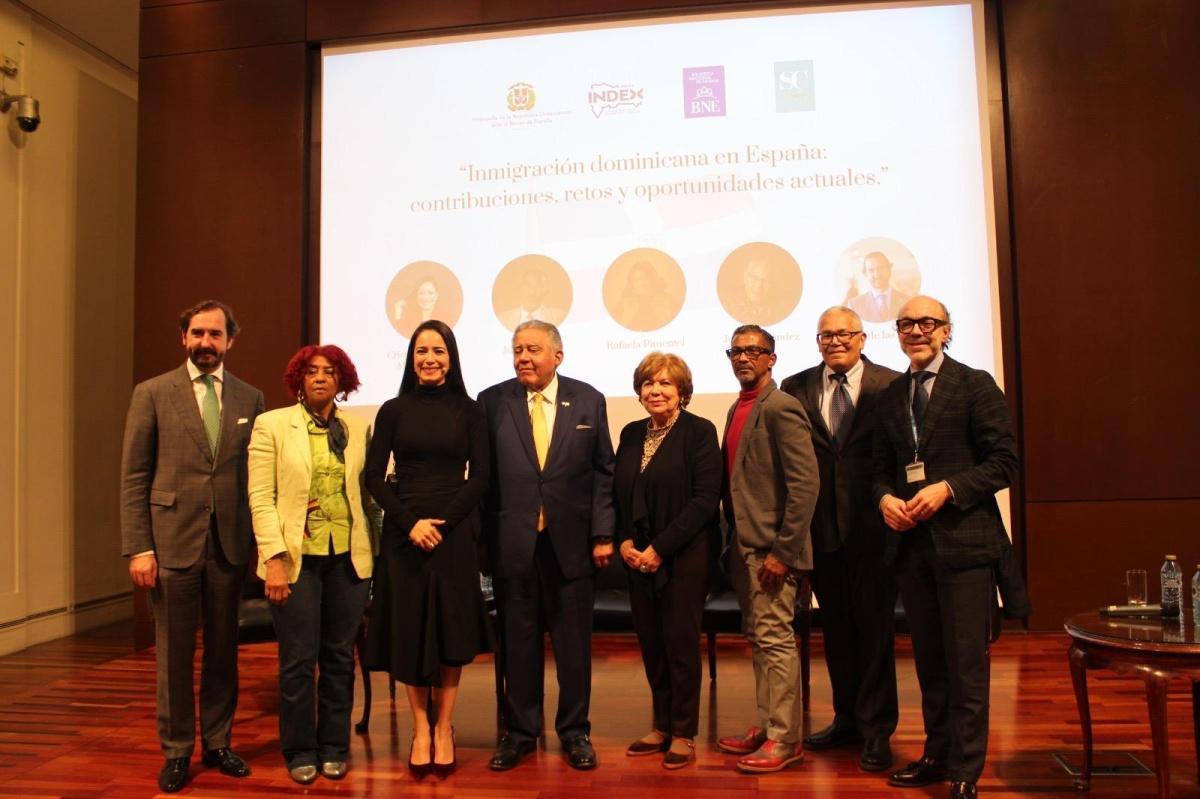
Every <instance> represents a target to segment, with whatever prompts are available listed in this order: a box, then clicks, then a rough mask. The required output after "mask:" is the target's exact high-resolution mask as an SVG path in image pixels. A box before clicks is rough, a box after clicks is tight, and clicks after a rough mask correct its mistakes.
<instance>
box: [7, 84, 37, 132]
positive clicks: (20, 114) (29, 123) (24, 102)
mask: <svg viewBox="0 0 1200 799" xmlns="http://www.w3.org/2000/svg"><path fill="white" fill-rule="evenodd" d="M13 106H16V114H17V126H18V127H19V128H20V129H21V130H23V131H25V132H26V133H33V132H34V131H35V130H37V129H38V126H39V125H41V124H42V113H41V109H40V108H39V107H38V101H37V99H35V98H34V97H33V96H32V95H28V94H9V93H8V92H6V91H4V90H3V89H0V113H4V114H7V113H8V109H10V108H12V107H13Z"/></svg>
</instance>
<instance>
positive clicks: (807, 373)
mask: <svg viewBox="0 0 1200 799" xmlns="http://www.w3.org/2000/svg"><path fill="white" fill-rule="evenodd" d="M862 361H863V375H862V385H861V387H860V389H859V393H858V402H856V403H855V405H854V418H853V421H852V422H851V423H850V433H849V435H848V436H847V437H846V440H845V441H843V442H841V445H840V446H837V445H835V444H834V441H833V434H832V433H831V432H830V431H829V428H828V427H826V426H825V420H824V417H822V416H821V392H822V391H823V390H824V386H822V385H821V381H822V377H823V373H824V371H825V365H824V364H818V365H817V366H814V367H812V368H811V369H805V370H804V371H803V372H800V373H798V374H794V375H792V376H791V377H789V378H787V379H786V380H784V381H783V385H782V386H781V387H780V388H782V389H783V390H784V391H786V392H788V393H789V394H791V395H792V396H793V397H795V398H796V399H798V400H800V403H801V404H802V405H803V406H804V411H805V412H806V413H807V414H808V418H809V421H811V422H812V442H813V450H814V451H815V452H816V455H817V465H818V467H819V469H820V474H821V493H820V494H819V495H818V496H817V508H816V510H815V511H814V512H813V520H812V540H813V547H814V548H815V549H818V550H820V551H822V552H832V551H834V550H837V549H842V548H845V549H846V550H847V551H850V552H859V553H864V554H865V553H868V552H871V553H875V554H877V555H882V554H883V550H884V543H885V542H886V541H887V530H888V528H887V525H885V524H884V523H883V516H882V515H881V514H880V513H879V511H878V510H877V508H876V505H875V504H873V503H872V502H871V484H872V475H873V473H874V462H873V460H872V455H871V448H872V444H873V440H874V435H875V419H876V415H877V414H876V405H877V404H878V402H879V398H880V397H881V396H882V395H883V392H884V390H885V389H886V388H887V387H888V384H889V383H891V382H892V381H893V380H895V379H896V378H897V377H899V376H900V373H899V372H896V371H893V370H892V369H888V368H887V367H886V366H879V365H877V364H874V363H871V362H870V361H869V360H867V359H866V357H863V359H862Z"/></svg>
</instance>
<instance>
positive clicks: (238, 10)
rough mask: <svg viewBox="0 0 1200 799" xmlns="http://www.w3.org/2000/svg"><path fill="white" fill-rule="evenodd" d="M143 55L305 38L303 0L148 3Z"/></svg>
mask: <svg viewBox="0 0 1200 799" xmlns="http://www.w3.org/2000/svg"><path fill="white" fill-rule="evenodd" d="M141 22H142V25H141V56H142V58H149V57H153V56H163V55H172V54H177V53H194V52H200V51H204V50H227V49H232V48H236V47H252V46H257V45H265V44H284V43H287V42H302V41H304V0H209V1H208V2H203V3H186V4H182V3H181V4H175V5H164V6H159V7H145V6H144V5H143V8H142V15H141Z"/></svg>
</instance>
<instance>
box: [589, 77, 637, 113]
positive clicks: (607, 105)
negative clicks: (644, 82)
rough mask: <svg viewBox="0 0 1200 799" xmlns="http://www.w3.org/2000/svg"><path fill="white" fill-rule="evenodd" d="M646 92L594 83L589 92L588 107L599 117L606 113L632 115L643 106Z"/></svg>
mask: <svg viewBox="0 0 1200 799" xmlns="http://www.w3.org/2000/svg"><path fill="white" fill-rule="evenodd" d="M644 93H645V90H644V89H639V88H635V87H633V86H631V85H628V84H625V85H614V84H611V83H593V84H592V85H591V88H590V90H589V91H588V105H590V106H591V107H592V113H593V114H595V115H596V116H597V117H600V116H602V115H604V114H605V113H630V112H632V111H633V110H634V109H636V108H638V107H639V106H641V104H642V102H643V101H644V99H645V97H644Z"/></svg>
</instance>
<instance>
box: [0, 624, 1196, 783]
mask: <svg viewBox="0 0 1200 799" xmlns="http://www.w3.org/2000/svg"><path fill="white" fill-rule="evenodd" d="M131 641H132V632H131V629H130V628H129V626H127V625H114V626H110V627H106V628H102V629H99V630H95V631H91V632H87V633H83V634H80V635H76V636H72V637H70V638H66V639H62V640H60V641H55V642H52V643H48V644H42V645H39V646H36V647H32V648H30V649H28V650H26V651H24V652H21V653H18V654H14V655H8V656H5V657H0V796H6V797H7V796H46V797H49V796H58V797H142V796H152V795H154V794H155V793H156V792H157V786H156V777H157V774H158V770H159V768H160V766H161V764H162V756H161V754H160V751H159V747H158V741H157V739H156V736H155V732H154V651H153V650H146V651H142V652H134V651H133V648H132V645H131ZM718 641H719V643H718V669H717V677H718V679H717V682H716V683H712V682H709V681H708V679H707V672H706V676H705V682H704V685H703V688H702V695H701V697H702V699H701V703H702V710H701V717H700V735H699V739H698V741H697V743H698V747H697V752H698V758H697V763H696V764H695V765H694V766H692V767H689V768H685V769H683V770H681V771H675V772H666V771H664V770H663V769H662V767H661V766H660V765H659V762H658V759H657V758H627V757H625V756H624V749H625V746H626V745H627V744H628V743H629V742H630V741H631V740H633V739H634V738H637V737H638V736H640V735H642V734H643V733H645V732H646V731H647V730H648V728H649V723H650V722H649V692H648V690H647V688H646V684H645V679H644V676H643V674H642V669H641V661H640V658H639V654H638V650H637V644H636V642H635V640H634V639H633V637H632V636H631V635H620V634H605V635H598V636H597V637H596V640H595V646H594V667H593V690H592V731H593V734H592V738H593V741H594V742H595V744H596V748H597V751H598V753H599V758H600V766H599V768H597V769H596V770H595V771H592V772H583V773H581V772H576V771H573V770H571V769H570V768H569V767H568V766H567V765H566V763H565V762H564V761H563V759H562V756H561V754H560V751H559V745H558V741H557V739H556V738H555V737H554V735H553V732H551V734H550V735H549V736H548V738H547V740H546V742H545V745H544V747H543V748H542V749H540V750H539V752H538V754H537V756H536V757H535V758H531V759H530V760H528V761H526V762H525V763H523V764H522V765H521V766H520V767H518V768H516V769H514V770H512V771H509V772H505V773H502V774H496V773H493V772H491V771H490V770H488V768H487V761H488V758H489V757H490V755H491V751H492V748H493V746H494V744H495V740H496V728H495V709H496V707H495V696H494V693H493V691H494V687H493V683H492V662H491V659H490V657H488V658H480V659H479V660H478V661H477V662H476V663H475V664H473V665H471V666H468V667H467V668H466V669H465V670H464V675H463V683H462V688H461V692H460V699H459V705H458V711H457V714H456V722H455V724H456V732H457V739H458V762H459V768H458V771H457V772H456V773H455V774H453V775H452V776H451V777H449V778H448V779H446V780H444V781H439V780H438V779H437V778H435V777H433V776H429V777H426V778H425V779H424V780H423V781H421V782H419V783H418V782H416V781H415V780H414V779H413V778H412V777H411V776H410V775H409V773H408V771H407V769H406V768H405V761H406V758H407V754H408V747H409V740H410V734H411V723H410V716H409V713H408V710H407V705H406V703H405V702H404V700H403V690H402V686H398V688H399V689H400V696H399V697H398V701H397V703H396V704H395V705H392V704H391V703H390V702H389V700H388V691H387V680H386V677H385V676H384V675H375V676H374V679H373V687H374V694H375V701H374V705H373V710H372V713H373V715H372V718H371V725H370V730H369V733H368V734H366V735H357V734H352V747H353V750H352V754H351V772H350V774H349V775H348V776H347V778H346V779H345V780H344V781H342V782H330V781H327V780H323V779H318V780H317V781H316V782H315V783H313V784H312V785H310V786H308V788H307V789H305V788H302V787H301V786H297V785H295V784H294V783H292V782H291V781H290V780H289V779H288V776H287V771H286V769H285V768H284V764H283V759H282V757H281V756H280V755H279V750H278V726H277V725H278V717H277V715H276V702H277V699H276V668H275V666H276V660H275V646H274V644H273V643H255V644H247V645H244V646H243V647H242V648H241V652H240V666H241V668H240V670H241V680H242V681H241V698H240V701H239V704H238V712H237V717H236V719H235V722H234V741H233V744H234V748H235V749H236V750H237V751H238V752H239V753H240V754H241V755H243V756H244V757H245V758H246V759H247V760H248V761H249V762H250V764H251V766H252V768H253V770H254V773H253V774H252V775H251V776H250V777H248V778H246V779H243V780H233V779H230V778H228V777H224V776H222V775H220V774H219V773H217V772H216V771H215V770H208V769H203V768H201V767H200V766H199V764H198V760H199V756H198V755H197V757H196V758H194V760H193V766H192V780H191V782H190V783H189V785H188V787H187V788H185V790H184V792H183V794H181V795H185V796H231V795H236V796H239V797H243V796H244V797H253V796H262V797H267V796H276V797H277V796H280V795H287V794H292V793H301V792H302V793H305V794H307V795H310V796H338V797H359V796H389V795H395V794H399V793H404V794H405V795H411V796H429V797H438V798H439V799H448V798H449V797H494V798H500V799H536V798H538V797H542V798H543V799H570V798H571V797H584V796H589V797H590V796H603V797H605V799H647V798H648V797H695V799H749V798H750V797H763V798H764V799H766V798H767V797H779V798H780V799H782V797H784V796H787V797H795V796H812V797H839V799H854V798H855V797H876V796H890V797H894V796H897V795H902V796H907V797H912V799H918V797H925V796H930V797H943V796H945V795H946V788H945V787H944V786H940V785H939V786H931V787H929V788H924V789H915V790H908V791H903V790H899V789H896V788H891V787H889V786H888V785H887V783H886V781H885V776H886V774H884V775H880V774H866V773H864V772H861V771H860V770H859V769H858V766H857V759H858V752H857V751H856V750H854V749H847V750H839V751H835V752H810V753H808V754H807V757H806V759H805V761H804V762H803V763H802V764H800V765H798V766H796V767H793V768H791V769H789V770H787V771H785V772H782V773H779V774H773V775H767V776H762V777H750V776H745V775H741V774H738V773H736V772H735V771H734V769H733V761H734V758H733V757H730V756H726V755H723V754H721V753H719V752H717V751H716V749H715V746H714V742H715V740H716V738H717V737H718V736H719V735H725V734H729V733H731V732H737V731H741V730H742V729H743V728H745V727H746V726H747V725H748V724H750V723H751V721H752V719H751V713H750V711H751V709H752V707H753V676H752V674H751V670H750V661H749V654H748V651H747V649H746V646H745V644H744V643H743V642H742V641H741V640H740V639H739V638H738V637H737V636H732V635H727V636H721V637H720V638H719V639H718ZM1067 645H1068V642H1067V638H1066V636H1065V635H1044V634H1041V635H1024V634H1014V633H1006V634H1005V635H1004V637H1003V638H1002V639H1001V640H1000V642H999V643H998V644H997V645H996V646H995V647H994V648H993V657H992V693H991V698H992V706H991V741H990V746H989V750H988V762H987V767H986V769H985V771H984V774H983V778H982V780H981V781H980V784H979V787H980V790H981V792H983V793H985V794H987V795H988V796H996V797H1001V796H1007V797H1016V796H1039V797H1074V796H1079V795H1080V794H1079V792H1077V791H1075V790H1073V789H1072V787H1071V778H1070V777H1069V776H1068V775H1067V774H1066V773H1065V772H1064V771H1063V769H1062V767H1061V766H1060V765H1059V763H1058V762H1056V760H1055V759H1054V757H1053V756H1054V754H1055V753H1062V754H1065V755H1067V756H1068V757H1069V758H1071V759H1073V760H1076V761H1077V760H1078V755H1079V749H1080V731H1079V722H1078V717H1077V715H1076V711H1075V697H1074V693H1073V690H1072V687H1071V679H1070V675H1069V672H1068V669H1067V658H1066V650H1067ZM701 646H702V644H701ZM897 656H898V663H897V672H898V677H899V682H900V726H899V729H898V730H897V732H896V735H895V736H894V737H893V738H892V748H893V751H894V753H895V756H896V762H897V765H898V766H899V765H903V764H904V763H905V762H907V761H908V760H912V759H915V758H917V757H919V756H920V754H921V743H922V740H923V736H922V732H921V716H920V704H919V701H920V700H919V692H918V689H917V681H916V675H915V672H914V670H913V662H912V655H911V650H910V647H909V645H908V639H907V637H906V636H899V637H898V638H897ZM546 680H547V700H546V701H547V704H546V707H547V709H548V710H547V714H548V716H549V718H550V724H551V726H552V725H553V708H554V706H555V701H556V689H555V685H554V667H553V660H552V659H551V658H549V657H548V658H547V664H546ZM1089 686H1090V688H1091V697H1092V714H1093V723H1094V734H1095V743H1096V747H1097V752H1098V755H1102V754H1108V753H1112V752H1128V753H1132V754H1133V755H1134V756H1135V757H1137V758H1138V759H1139V760H1141V761H1142V762H1143V763H1145V764H1147V765H1151V766H1152V764H1153V755H1152V750H1151V742H1150V728H1149V724H1148V720H1147V710H1146V701H1145V691H1144V689H1143V687H1142V683H1141V681H1140V680H1137V679H1130V678H1119V677H1115V676H1113V675H1111V674H1108V673H1105V672H1091V673H1090V674H1089ZM812 691H813V699H812V708H811V712H810V714H809V715H808V717H807V718H806V720H805V728H806V730H807V729H808V728H809V726H810V725H811V726H812V727H813V728H819V727H822V726H824V725H825V724H826V723H828V721H829V720H830V718H831V712H832V711H831V709H830V699H829V696H830V694H829V682H828V678H827V676H826V673H825V668H824V661H823V660H822V655H821V646H820V635H819V634H817V635H814V637H813V676H812ZM1190 700H1191V693H1190V688H1189V687H1188V686H1187V685H1186V684H1184V683H1179V684H1178V685H1174V686H1173V687H1172V691H1171V698H1170V704H1169V718H1170V732H1171V753H1172V759H1171V770H1172V790H1173V795H1176V796H1181V797H1183V796H1198V795H1200V787H1198V785H1197V783H1196V773H1197V768H1196V762H1195V748H1194V743H1193V731H1192V717H1191V701H1190ZM357 702H358V704H357V705H356V709H355V714H354V718H355V720H357V719H358V718H359V717H360V715H361V703H362V697H361V691H359V692H358V696H357ZM1088 795H1091V796H1098V797H1121V799H1136V798H1137V797H1152V796H1154V795H1156V783H1155V778H1154V776H1153V775H1152V774H1151V775H1147V776H1107V777H1106V776H1097V777H1096V778H1095V779H1094V780H1093V784H1092V788H1091V790H1090V792H1089V793H1088Z"/></svg>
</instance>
